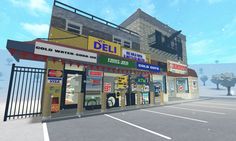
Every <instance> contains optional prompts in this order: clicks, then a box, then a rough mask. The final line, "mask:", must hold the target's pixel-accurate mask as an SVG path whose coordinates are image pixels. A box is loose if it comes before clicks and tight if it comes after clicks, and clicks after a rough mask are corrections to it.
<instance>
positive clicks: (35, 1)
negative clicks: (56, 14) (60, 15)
mask: <svg viewBox="0 0 236 141" xmlns="http://www.w3.org/2000/svg"><path fill="white" fill-rule="evenodd" d="M10 2H11V3H12V4H13V5H15V6H18V7H22V8H26V9H29V10H30V12H32V14H36V15H37V14H39V13H50V11H51V8H50V7H49V5H48V3H47V2H46V0H10Z"/></svg>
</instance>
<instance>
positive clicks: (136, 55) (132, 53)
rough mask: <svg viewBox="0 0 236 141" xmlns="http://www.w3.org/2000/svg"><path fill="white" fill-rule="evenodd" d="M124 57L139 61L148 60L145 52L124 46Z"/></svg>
mask: <svg viewBox="0 0 236 141" xmlns="http://www.w3.org/2000/svg"><path fill="white" fill-rule="evenodd" d="M122 57H124V58H129V59H133V60H136V61H139V62H147V59H146V55H145V54H143V53H140V52H136V51H133V50H128V49H124V48H122Z"/></svg>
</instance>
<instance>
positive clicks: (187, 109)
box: [47, 99, 236, 141]
mask: <svg viewBox="0 0 236 141" xmlns="http://www.w3.org/2000/svg"><path fill="white" fill-rule="evenodd" d="M234 102H235V103H236V99H235V100H227V99H211V100H204V101H196V102H189V103H182V104H174V105H168V106H162V107H154V108H147V109H141V110H134V111H127V112H119V113H113V114H108V115H99V116H92V117H86V118H78V119H71V120H63V121H54V122H48V123H47V129H48V133H49V139H50V141H68V140H70V141H77V140H80V141H95V140H96V141H98V140H102V141H110V140H113V141H127V140H134V141H141V140H142V141H143V140H148V141H152V140H153V141H154V140H155V141H157V140H158V141H166V140H174V141H199V140H200V141H212V140H214V141H235V138H236V134H235V130H236V110H235V109H236V104H234ZM219 104H221V105H219ZM214 107H215V108H214Z"/></svg>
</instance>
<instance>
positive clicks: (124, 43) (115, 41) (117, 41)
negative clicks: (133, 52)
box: [113, 36, 131, 48]
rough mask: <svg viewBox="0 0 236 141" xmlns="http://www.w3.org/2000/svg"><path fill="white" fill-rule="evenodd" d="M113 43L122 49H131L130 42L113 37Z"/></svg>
mask: <svg viewBox="0 0 236 141" xmlns="http://www.w3.org/2000/svg"><path fill="white" fill-rule="evenodd" d="M113 42H114V43H117V44H120V45H122V46H124V47H127V48H131V41H129V40H124V39H122V38H120V37H116V36H113Z"/></svg>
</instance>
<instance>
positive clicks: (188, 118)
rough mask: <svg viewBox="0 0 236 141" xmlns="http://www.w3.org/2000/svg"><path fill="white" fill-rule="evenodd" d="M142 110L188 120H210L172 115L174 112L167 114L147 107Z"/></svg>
mask: <svg viewBox="0 0 236 141" xmlns="http://www.w3.org/2000/svg"><path fill="white" fill-rule="evenodd" d="M141 110H142V111H146V112H150V113H155V114H160V115H165V116H170V117H176V118H181V119H187V120H191V121H197V122H201V123H208V121H205V120H200V119H195V118H190V117H183V116H178V115H172V114H167V113H161V112H156V111H151V110H146V109H141Z"/></svg>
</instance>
